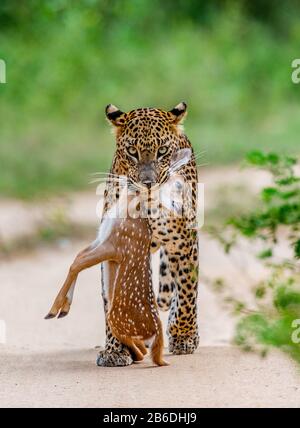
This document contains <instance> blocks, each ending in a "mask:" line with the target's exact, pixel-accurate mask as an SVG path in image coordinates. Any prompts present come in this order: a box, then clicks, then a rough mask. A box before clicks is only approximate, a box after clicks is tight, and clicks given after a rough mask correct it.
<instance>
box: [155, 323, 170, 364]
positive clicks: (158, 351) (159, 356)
mask: <svg viewBox="0 0 300 428" xmlns="http://www.w3.org/2000/svg"><path fill="white" fill-rule="evenodd" d="M157 323H158V331H157V333H156V335H155V338H154V341H153V344H152V346H151V358H152V361H153V362H154V363H155V364H157V365H158V366H168V365H169V363H167V362H166V361H164V359H163V349H164V336H163V329H162V323H161V320H160V319H159V318H157Z"/></svg>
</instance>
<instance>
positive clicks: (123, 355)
mask: <svg viewBox="0 0 300 428" xmlns="http://www.w3.org/2000/svg"><path fill="white" fill-rule="evenodd" d="M132 363H133V360H132V357H131V355H130V352H129V351H128V350H126V349H124V350H122V351H121V352H116V351H107V350H104V351H100V352H99V354H98V357H97V366H100V367H121V366H130V364H132Z"/></svg>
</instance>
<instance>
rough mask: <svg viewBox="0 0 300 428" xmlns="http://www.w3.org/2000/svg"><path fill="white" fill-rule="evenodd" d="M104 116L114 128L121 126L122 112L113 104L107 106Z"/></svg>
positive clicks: (122, 121)
mask: <svg viewBox="0 0 300 428" xmlns="http://www.w3.org/2000/svg"><path fill="white" fill-rule="evenodd" d="M105 114H106V117H107V119H108V120H109V121H110V122H111V123H112V124H113V125H115V126H120V125H123V124H124V122H125V120H124V114H125V113H124V112H122V111H121V110H120V109H119V108H118V107H116V106H114V105H113V104H108V106H106V108H105Z"/></svg>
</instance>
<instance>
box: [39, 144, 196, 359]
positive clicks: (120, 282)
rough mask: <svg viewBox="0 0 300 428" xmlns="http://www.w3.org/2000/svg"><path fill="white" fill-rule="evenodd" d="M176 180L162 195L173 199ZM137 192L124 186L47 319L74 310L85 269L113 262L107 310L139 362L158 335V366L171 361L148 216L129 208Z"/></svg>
mask: <svg viewBox="0 0 300 428" xmlns="http://www.w3.org/2000/svg"><path fill="white" fill-rule="evenodd" d="M180 152H182V153H180ZM190 155H191V154H190V150H189V149H183V150H180V151H179V152H177V154H176V157H175V159H174V166H175V165H176V170H177V169H179V168H180V166H182V165H183V164H185V163H187V162H188V160H189V159H190ZM174 172H175V167H174ZM174 180H177V181H178V178H177V176H176V177H175V176H173V177H171V178H170V179H169V180H168V181H167V183H166V185H165V189H166V192H165V193H166V194H165V195H164V196H163V199H165V200H166V199H168V194H169V192H170V188H171V186H172V183H173V181H174ZM135 196H136V194H132V192H130V190H129V188H128V187H127V186H125V187H124V188H123V190H122V192H121V195H120V197H119V199H118V201H117V202H116V204H115V205H113V207H112V208H111V209H110V210H109V211H108V212H107V213H106V214H105V216H104V218H103V221H102V223H101V226H100V229H99V234H98V238H97V239H96V240H95V241H94V242H93V243H92V244H91V245H89V246H88V247H87V248H86V249H84V250H83V251H81V252H80V253H79V254H78V255H77V256H76V258H75V260H74V262H73V263H72V265H71V267H70V269H69V273H68V276H67V278H66V280H65V282H64V284H63V286H62V288H61V290H60V291H59V293H58V295H57V297H56V299H55V301H54V304H53V306H52V308H51V310H50V312H49V313H48V315H47V316H46V317H45V318H46V319H50V318H54V317H56V316H57V315H58V318H62V317H64V316H66V315H67V314H68V313H69V310H70V307H71V303H72V299H73V292H74V288H75V283H76V279H77V276H78V274H79V273H80V272H81V271H82V270H84V269H86V268H88V267H91V266H94V265H96V264H99V263H102V262H104V261H113V262H115V263H116V264H117V266H118V267H117V269H116V271H115V272H116V273H115V276H114V277H113V276H111V278H110V281H109V289H108V304H109V310H108V314H107V322H108V324H109V326H110V328H111V330H112V333H113V335H114V336H115V337H116V338H117V339H118V340H119V341H120V342H121V343H123V344H124V345H126V346H127V347H128V348H129V349H130V350H131V352H132V354H133V358H134V360H135V361H141V360H143V358H144V355H145V354H146V353H147V349H146V347H145V345H144V340H148V339H152V338H154V339H153V342H152V345H151V357H152V360H153V362H154V363H155V364H157V365H158V366H165V365H168V363H167V362H166V361H164V360H163V346H164V344H163V329H162V323H161V320H160V318H159V313H158V308H157V304H156V300H155V296H154V292H153V285H152V276H151V266H150V262H151V257H150V255H151V251H150V247H151V238H152V233H151V228H150V226H149V221H148V219H147V218H142V217H140V216H139V213H137V212H136V211H135V213H134V215H132V214H131V215H129V212H128V207H129V206H130V204H131V202H132V200H133V199H134V197H135ZM166 205H170V206H171V205H172V204H169V203H166ZM167 209H168V207H167Z"/></svg>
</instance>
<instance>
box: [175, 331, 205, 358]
mask: <svg viewBox="0 0 300 428" xmlns="http://www.w3.org/2000/svg"><path fill="white" fill-rule="evenodd" d="M198 345H199V336H198V334H195V336H192V337H191V336H188V337H186V336H179V337H170V338H169V351H170V352H172V354H174V355H183V354H193V353H194V352H195V351H196V349H197V348H198Z"/></svg>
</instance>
